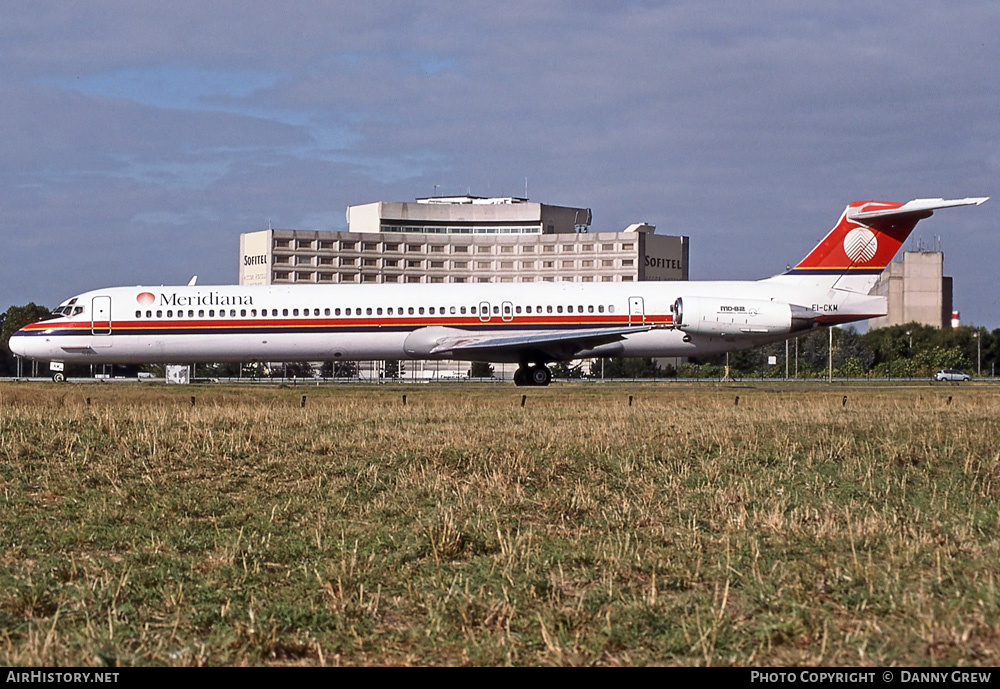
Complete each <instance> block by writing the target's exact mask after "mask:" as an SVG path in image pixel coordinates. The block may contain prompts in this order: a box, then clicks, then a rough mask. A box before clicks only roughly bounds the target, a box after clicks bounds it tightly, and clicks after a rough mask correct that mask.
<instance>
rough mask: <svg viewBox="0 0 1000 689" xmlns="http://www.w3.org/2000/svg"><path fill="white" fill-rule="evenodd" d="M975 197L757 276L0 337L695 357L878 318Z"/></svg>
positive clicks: (119, 353) (69, 350)
mask: <svg viewBox="0 0 1000 689" xmlns="http://www.w3.org/2000/svg"><path fill="white" fill-rule="evenodd" d="M986 200H987V198H965V199H955V200H945V199H916V200H914V201H909V202H907V203H889V202H881V201H857V202H854V203H852V204H850V205H849V206H848V207H847V209H846V210H845V211H844V213H843V215H841V217H840V221H839V222H838V223H837V225H836V226H835V227H834V228H833V230H831V231H830V233H829V234H827V236H826V237H825V238H824V239H823V241H821V242H820V243H819V245H817V246H816V248H815V249H813V250H812V251H811V252H810V253H809V255H808V256H806V257H805V258H804V259H803V260H802V262H800V263H799V264H798V265H797V266H795V267H794V268H792V269H791V270H788V271H787V272H785V273H783V274H780V275H775V276H774V277H770V278H767V279H764V280H758V281H756V282H752V281H745V282H736V281H727V282H631V283H597V284H594V283H572V282H558V283H538V282H532V283H520V284H465V285H461V286H457V285H453V284H426V285H425V284H421V285H412V284H410V285H394V284H379V285H280V286H278V285H271V286H235V285H234V286H211V287H204V286H196V285H187V286H177V287H141V286H139V287H112V288H107V289H99V290H94V291H91V292H85V293H84V294H80V295H77V296H75V297H73V298H72V299H69V300H67V301H65V302H63V303H62V304H61V305H60V306H59V307H58V308H57V309H55V311H54V312H53V317H52V318H50V319H48V320H44V321H40V322H37V323H32V324H30V325H27V326H25V327H24V328H22V329H21V330H19V331H18V332H17V333H15V334H14V335H13V336H12V337H11V339H10V348H11V350H12V351H13V352H14V353H15V354H17V355H19V356H22V357H26V358H29V359H35V360H40V361H48V362H51V363H50V368H51V370H52V371H54V374H53V379H55V380H63V379H64V378H63V374H62V371H63V368H64V366H65V364H68V363H73V364H77V363H82V364H88V363H90V364H99V363H116V364H139V363H142V364H152V363H173V364H184V363H213V362H226V361H230V362H254V361H264V362H267V361H331V360H333V361H336V360H351V361H355V360H381V359H386V360H405V359H457V360H462V361H489V362H498V363H499V362H510V363H516V364H518V365H519V367H518V369H517V372H516V373H515V375H514V381H515V383H516V384H518V385H548V383H549V381H550V380H551V377H552V374H551V373H550V371H549V369H548V368H547V366H546V364H547V363H550V362H553V361H567V360H569V359H577V358H589V357H610V356H638V357H675V356H685V357H691V356H705V355H710V354H717V353H720V352H725V351H732V350H739V349H748V348H751V347H756V346H759V345H763V344H766V343H769V342H777V341H781V340H785V339H788V338H790V337H793V336H794V335H796V334H798V333H800V332H803V331H806V330H809V329H811V328H816V327H820V326H832V325H837V324H842V323H850V322H853V321H860V320H864V319H867V318H874V317H877V316H883V315H885V314H886V299H885V298H884V297H875V296H869V294H868V293H869V291H870V290H871V289H872V287H873V286H874V284H875V281H876V280H877V279H878V276H879V275H880V274H881V273H882V271H883V270H884V269H885V267H886V266H887V265H888V264H889V262H890V261H891V260H892V258H893V256H895V255H896V252H897V251H898V250H899V248H900V246H901V245H902V244H903V242H904V241H905V240H906V238H907V236H908V235H909V234H910V231H911V230H912V229H913V227H914V226H915V225H916V224H917V222H918V221H919V220H921V219H923V218H926V217H929V216H930V215H931V214H932V213H933V211H935V210H937V209H941V208H951V207H954V206H968V205H979V204H981V203H983V202H985V201H986Z"/></svg>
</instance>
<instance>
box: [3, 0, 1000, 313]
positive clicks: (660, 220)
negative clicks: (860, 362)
mask: <svg viewBox="0 0 1000 689" xmlns="http://www.w3.org/2000/svg"><path fill="white" fill-rule="evenodd" d="M56 7H58V11H56ZM456 7H457V6H455V5H454V4H453V3H444V2H427V3H399V2H371V3H356V4H355V5H344V6H333V5H330V4H329V3H327V2H296V3H291V4H288V3H286V4H274V3H263V2H216V3H209V4H205V3H194V2H183V1H182V2H177V3H170V4H168V5H136V6H128V7H124V8H123V6H122V5H121V4H120V3H111V2H90V3H86V4H82V5H64V4H60V5H58V6H56V5H46V4H45V3H31V4H15V5H14V6H12V7H10V8H7V10H6V11H5V21H4V23H3V24H2V25H0V45H3V46H4V48H3V54H4V68H5V73H4V74H5V78H4V81H3V82H2V83H0V131H3V133H4V136H3V137H0V171H2V172H3V174H4V179H5V180H8V184H7V185H5V186H4V187H0V207H3V208H4V209H5V214H6V216H7V217H6V221H7V223H8V224H7V227H8V230H9V232H10V233H11V235H12V236H13V237H14V239H13V240H12V241H11V244H10V246H11V248H12V250H13V251H14V252H15V253H13V254H12V256H14V262H15V263H17V264H18V266H31V265H45V266H49V267H50V268H51V270H47V271H46V273H45V274H46V275H47V276H51V277H46V279H45V280H38V279H37V277H32V275H33V274H32V272H31V271H30V270H29V269H27V268H21V267H19V268H18V269H17V270H15V271H13V272H11V273H10V274H8V275H7V276H5V277H4V278H2V280H3V282H2V283H0V293H2V294H3V295H4V296H5V297H6V298H7V299H8V300H9V301H10V303H21V302H25V301H28V300H32V299H33V300H35V301H47V302H52V303H55V302H56V301H58V299H59V298H61V297H62V296H64V295H65V294H67V293H70V292H72V290H73V289H76V288H77V287H81V286H82V287H93V286H95V285H96V283H95V281H97V282H101V281H104V280H105V279H110V281H111V282H119V281H122V280H124V281H130V280H133V279H139V280H141V279H143V278H142V275H141V274H147V275H151V276H152V279H155V280H161V279H162V280H169V279H172V278H174V277H175V276H176V275H177V274H182V273H187V272H190V270H191V269H192V268H197V269H198V272H199V274H200V275H201V280H202V282H205V283H209V282H232V281H234V280H235V278H236V260H235V256H236V251H237V246H238V235H239V233H240V232H244V231H251V230H255V229H261V228H262V227H266V226H267V222H268V219H271V220H272V222H274V226H275V227H278V226H281V227H320V226H322V227H329V229H337V228H342V227H343V226H344V221H343V215H344V210H345V208H346V206H347V205H349V204H357V203H366V202H370V201H377V200H407V199H411V198H413V197H416V196H424V195H429V194H431V193H433V192H434V190H435V188H436V189H437V190H438V191H439V192H441V193H465V192H467V191H471V192H472V193H477V194H521V193H523V192H524V186H525V180H526V179H527V184H528V188H529V193H530V195H531V196H532V197H533V199H534V200H539V201H543V202H548V203H556V204H563V205H583V206H589V207H591V208H592V209H593V213H594V220H595V227H594V229H600V230H617V229H621V228H624V227H625V226H626V225H628V224H629V223H631V222H636V221H646V222H650V223H652V224H655V225H657V227H658V229H659V231H660V232H665V233H672V234H688V235H690V236H691V238H692V239H691V256H692V275H693V276H696V277H698V278H723V277H735V278H753V277H761V276H764V275H767V274H769V273H771V272H775V271H778V270H781V269H783V268H784V266H785V264H786V263H789V262H793V261H795V260H797V259H798V258H799V257H801V255H803V254H804V253H805V252H806V251H808V250H809V249H810V248H812V245H813V244H814V243H815V242H816V241H817V240H818V239H819V237H820V236H821V234H822V233H823V232H824V231H825V230H826V229H828V228H829V226H830V225H831V224H832V222H833V221H834V220H835V219H836V216H837V215H838V214H839V212H840V210H841V209H842V208H843V206H844V205H846V203H847V202H849V201H852V200H854V199H857V198H887V199H895V200H906V199H909V198H915V197H920V196H965V195H978V194H990V193H992V191H993V187H995V186H996V180H997V173H998V162H1000V155H998V146H1000V143H998V142H1000V131H998V129H1000V117H997V114H998V112H1000V91H998V90H997V89H996V88H995V86H994V85H993V84H992V82H991V81H990V79H991V76H992V73H993V71H994V70H995V65H996V64H997V63H998V61H1000V38H998V36H1000V31H997V29H998V28H1000V6H997V5H996V4H995V3H989V2H968V3H960V4H953V5H947V6H945V5H941V4H939V3H936V2H930V1H929V0H928V1H926V2H914V3H908V4H907V6H906V8H905V9H904V8H901V7H897V6H895V5H879V6H876V5H871V4H870V3H860V2H848V3H831V4H827V5H819V6H817V5H802V4H800V3H792V2H785V1H778V0H772V1H769V2H762V3H755V4H753V5H739V4H729V5H726V7H725V10H724V11H723V10H721V9H716V10H713V9H712V8H711V7H707V6H706V5H705V4H704V3H703V2H697V3H696V2H686V1H682V2H671V3H659V2H626V3H619V2H616V3H611V2H597V1H595V2H569V1H568V0H565V1H562V2H552V3H530V2H526V1H524V2H511V3H491V4H490V3H484V4H474V5H463V6H461V10H460V11H459V10H457V9H456ZM998 217H1000V215H998V211H995V210H993V209H992V207H991V206H990V205H987V206H984V207H983V208H981V209H975V210H974V211H972V210H970V211H954V212H952V213H951V214H949V215H947V216H944V215H942V218H941V219H940V220H939V219H938V218H937V217H935V219H934V220H932V221H930V222H931V223H933V225H931V224H928V225H927V227H928V228H931V229H932V230H933V231H938V230H939V231H940V232H941V233H942V234H943V235H944V236H945V239H944V240H943V243H944V246H945V248H946V249H947V250H948V256H949V260H948V263H947V265H946V269H947V270H948V271H949V272H951V273H952V274H954V275H955V277H956V282H955V289H956V302H957V303H962V302H964V304H963V306H962V309H963V313H964V314H967V318H972V319H974V320H977V321H980V322H988V323H991V324H993V325H1000V307H998V305H997V304H995V303H992V301H991V300H990V299H988V298H987V297H985V296H983V295H985V294H987V293H988V291H987V290H986V289H985V287H986V284H987V280H988V278H986V277H983V276H984V275H987V274H988V273H989V271H988V269H987V268H985V267H984V266H983V265H982V264H981V263H977V258H978V257H981V256H982V254H983V253H985V252H983V251H982V249H983V245H984V244H985V245H986V246H991V242H995V240H994V239H992V235H991V234H990V232H991V231H992V229H993V226H995V225H996V224H997V222H996V221H997V218H998ZM945 218H947V219H945ZM921 227H923V225H922V226H921ZM45 241H55V242H58V243H60V244H61V245H72V246H74V251H73V252H71V253H70V252H66V253H63V252H55V253H53V252H51V251H46V249H45V248H44V246H45ZM970 241H974V242H975V243H976V244H975V245H974V246H976V245H978V246H976V248H978V249H979V251H976V250H975V249H973V250H971V251H961V252H960V251H957V250H953V249H952V246H953V244H954V245H961V246H962V247H963V249H964V248H965V247H966V242H970ZM130 242H131V243H130ZM109 247H110V248H109ZM145 247H150V249H148V251H149V254H148V256H149V259H150V260H148V261H145V260H144V261H141V262H138V263H137V262H131V263H130V264H129V265H128V267H127V268H125V267H122V266H121V265H120V264H121V261H117V262H116V260H115V259H116V258H117V257H118V256H121V255H131V254H130V252H133V253H136V254H140V255H141V254H143V252H144V251H147V249H146V248H145ZM229 256H232V257H233V259H232V261H230V260H229V258H228V257H229ZM209 257H211V258H209ZM980 260H981V259H980ZM137 265H138V266H140V267H141V270H140V267H137ZM95 267H96V268H97V270H95ZM184 279H185V280H186V278H184Z"/></svg>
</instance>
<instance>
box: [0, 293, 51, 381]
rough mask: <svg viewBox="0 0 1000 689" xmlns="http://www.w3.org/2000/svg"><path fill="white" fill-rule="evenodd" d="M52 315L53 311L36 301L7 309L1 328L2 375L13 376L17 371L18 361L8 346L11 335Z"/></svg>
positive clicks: (0, 365) (0, 359)
mask: <svg viewBox="0 0 1000 689" xmlns="http://www.w3.org/2000/svg"><path fill="white" fill-rule="evenodd" d="M51 316H52V312H51V311H49V310H48V309H47V308H45V307H44V306H39V305H38V304H36V303H34V302H30V303H28V304H26V305H25V306H11V307H10V308H8V309H7V311H6V312H5V313H4V314H3V317H2V321H3V326H2V328H0V355H2V356H0V375H4V376H11V375H15V374H16V373H17V363H16V362H15V360H14V355H13V353H12V352H11V351H10V347H9V346H8V343H9V342H10V337H11V335H13V334H14V333H16V332H17V331H18V330H20V329H21V328H23V327H24V326H26V325H28V323H34V322H35V321H41V320H44V319H46V318H50V317H51Z"/></svg>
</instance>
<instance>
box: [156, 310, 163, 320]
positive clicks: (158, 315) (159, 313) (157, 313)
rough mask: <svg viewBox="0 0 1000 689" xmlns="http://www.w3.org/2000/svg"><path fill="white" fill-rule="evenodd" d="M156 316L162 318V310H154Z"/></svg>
mask: <svg viewBox="0 0 1000 689" xmlns="http://www.w3.org/2000/svg"><path fill="white" fill-rule="evenodd" d="M156 317H157V318H163V312H162V311H160V310H157V312H156Z"/></svg>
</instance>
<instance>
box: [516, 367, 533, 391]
mask: <svg viewBox="0 0 1000 689" xmlns="http://www.w3.org/2000/svg"><path fill="white" fill-rule="evenodd" d="M514 385H516V386H518V387H521V386H524V385H531V383H530V382H529V380H528V371H527V369H525V368H523V367H519V368H518V369H517V370H516V371H514Z"/></svg>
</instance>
